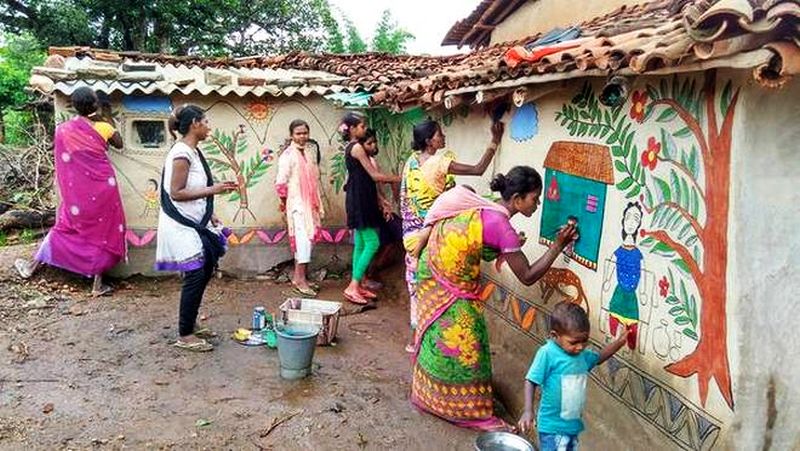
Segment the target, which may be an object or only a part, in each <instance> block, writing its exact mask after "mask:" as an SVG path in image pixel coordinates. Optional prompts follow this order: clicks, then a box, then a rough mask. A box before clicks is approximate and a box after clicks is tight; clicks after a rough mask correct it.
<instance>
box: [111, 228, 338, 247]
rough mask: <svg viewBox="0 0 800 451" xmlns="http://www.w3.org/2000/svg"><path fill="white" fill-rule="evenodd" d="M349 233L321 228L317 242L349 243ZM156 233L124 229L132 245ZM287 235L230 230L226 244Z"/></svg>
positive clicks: (269, 241) (281, 238)
mask: <svg viewBox="0 0 800 451" xmlns="http://www.w3.org/2000/svg"><path fill="white" fill-rule="evenodd" d="M351 233H352V232H351V231H350V229H347V228H330V229H322V230H320V236H319V239H318V240H317V243H321V244H334V245H339V244H343V243H344V244H349V242H350V236H351ZM157 235H158V231H157V230H156V229H147V230H136V229H127V230H126V231H125V239H126V240H127V241H128V244H130V245H131V246H133V247H145V246H147V245H148V244H150V243H151V242H152V241H153V240H154V239H155V238H156V236H157ZM288 236H289V235H288V234H287V232H286V229H273V230H267V229H245V230H242V231H240V232H239V233H238V234H237V232H232V233H231V234H230V236H228V245H229V246H232V247H235V246H240V245H243V244H247V243H249V242H250V241H252V240H253V238H256V237H258V239H259V240H260V241H261V243H263V244H264V245H267V246H270V245H277V244H280V243H282V242H283V241H287V242H288Z"/></svg>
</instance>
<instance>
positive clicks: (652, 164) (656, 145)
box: [642, 136, 661, 171]
mask: <svg viewBox="0 0 800 451" xmlns="http://www.w3.org/2000/svg"><path fill="white" fill-rule="evenodd" d="M659 152H661V143H660V142H658V141H656V138H655V137H653V136H651V137H650V138H649V139H648V140H647V150H645V151H644V152H642V166H644V167H646V168H648V169H650V170H651V171H652V170H653V169H655V168H656V164H657V163H658V153H659Z"/></svg>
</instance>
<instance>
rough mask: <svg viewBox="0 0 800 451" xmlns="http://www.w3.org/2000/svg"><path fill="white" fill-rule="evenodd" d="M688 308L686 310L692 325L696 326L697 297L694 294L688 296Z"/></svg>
mask: <svg viewBox="0 0 800 451" xmlns="http://www.w3.org/2000/svg"><path fill="white" fill-rule="evenodd" d="M687 304H688V308H687V309H686V312H687V313H688V314H689V319H690V320H691V321H692V326H694V327H697V299H695V297H694V295H692V296H691V297H690V298H689V301H688V303H687Z"/></svg>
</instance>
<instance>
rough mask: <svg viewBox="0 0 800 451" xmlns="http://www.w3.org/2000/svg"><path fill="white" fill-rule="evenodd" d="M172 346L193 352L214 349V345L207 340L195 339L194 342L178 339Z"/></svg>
mask: <svg viewBox="0 0 800 451" xmlns="http://www.w3.org/2000/svg"><path fill="white" fill-rule="evenodd" d="M172 346H175V347H176V348H179V349H184V350H186V351H191V352H209V351H213V350H214V346H212V345H211V343H209V342H207V341H205V340H201V341H195V342H192V343H187V342H185V341H180V340H178V341H176V342H175V343H174V344H173V345H172Z"/></svg>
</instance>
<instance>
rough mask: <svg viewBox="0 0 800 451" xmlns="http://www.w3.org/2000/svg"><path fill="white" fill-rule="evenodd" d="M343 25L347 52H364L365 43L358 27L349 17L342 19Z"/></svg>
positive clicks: (365, 49)
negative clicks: (345, 32) (345, 31)
mask: <svg viewBox="0 0 800 451" xmlns="http://www.w3.org/2000/svg"><path fill="white" fill-rule="evenodd" d="M344 26H345V29H346V30H347V53H364V52H366V51H367V43H366V42H364V40H363V39H362V38H361V34H359V32H358V29H357V28H356V26H355V25H353V22H351V21H350V19H347V18H345V19H344Z"/></svg>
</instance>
